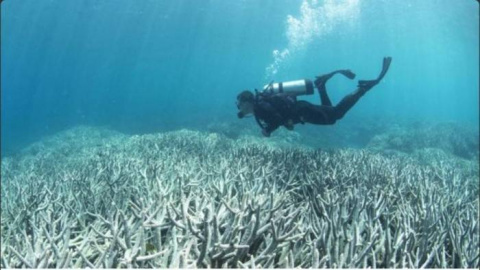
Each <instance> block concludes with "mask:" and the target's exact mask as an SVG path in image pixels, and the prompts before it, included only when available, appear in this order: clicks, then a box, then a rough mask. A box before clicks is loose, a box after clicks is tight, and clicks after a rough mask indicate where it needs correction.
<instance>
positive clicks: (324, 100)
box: [315, 69, 355, 106]
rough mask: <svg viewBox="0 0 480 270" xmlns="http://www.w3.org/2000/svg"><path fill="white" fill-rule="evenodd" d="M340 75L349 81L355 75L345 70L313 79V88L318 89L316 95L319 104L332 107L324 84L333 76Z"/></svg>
mask: <svg viewBox="0 0 480 270" xmlns="http://www.w3.org/2000/svg"><path fill="white" fill-rule="evenodd" d="M337 73H340V74H342V75H343V76H345V77H347V78H349V79H354V78H355V73H353V72H352V71H350V70H348V69H345V70H336V71H333V72H330V73H328V74H325V75H321V76H317V77H316V79H315V86H316V87H317V89H318V93H319V95H320V102H321V104H322V105H324V106H332V102H331V101H330V98H329V97H328V94H327V88H326V86H325V85H326V83H327V81H328V80H329V79H330V78H332V77H333V75H335V74H337Z"/></svg>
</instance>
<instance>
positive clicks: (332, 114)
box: [254, 86, 366, 134]
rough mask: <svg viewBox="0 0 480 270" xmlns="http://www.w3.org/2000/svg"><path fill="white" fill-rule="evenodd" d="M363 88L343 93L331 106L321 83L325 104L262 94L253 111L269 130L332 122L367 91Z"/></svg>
mask: <svg viewBox="0 0 480 270" xmlns="http://www.w3.org/2000/svg"><path fill="white" fill-rule="evenodd" d="M365 92H366V91H365V90H364V89H362V88H359V89H357V90H356V91H355V92H354V93H352V94H349V95H347V96H346V97H344V98H343V99H342V100H341V101H340V102H339V103H338V104H337V105H336V106H332V103H331V102H330V99H329V98H328V95H327V92H326V89H325V87H324V86H323V87H320V89H319V93H320V100H321V104H322V105H314V104H312V103H310V102H308V101H304V100H300V101H297V100H296V97H293V96H279V95H270V96H268V95H259V96H257V98H256V101H255V105H254V115H255V118H256V120H257V123H258V124H259V125H260V127H261V128H262V129H265V131H266V132H267V133H268V134H270V133H271V132H273V131H274V130H276V129H277V128H278V127H279V126H282V125H283V126H285V127H288V126H289V125H290V124H289V121H290V120H291V123H292V124H298V123H302V124H304V123H311V124H317V125H333V124H335V122H336V121H337V120H338V119H341V118H342V117H343V116H344V115H345V113H347V111H348V110H349V109H350V108H351V107H352V106H353V105H355V103H356V102H357V101H358V100H359V99H360V97H362V96H363V94H365Z"/></svg>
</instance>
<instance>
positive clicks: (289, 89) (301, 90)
mask: <svg viewBox="0 0 480 270" xmlns="http://www.w3.org/2000/svg"><path fill="white" fill-rule="evenodd" d="M262 94H280V95H286V96H302V95H311V94H313V83H312V81H310V80H307V79H305V80H297V81H289V82H279V83H274V82H273V81H272V82H270V83H269V84H267V85H265V86H264V87H263V91H262Z"/></svg>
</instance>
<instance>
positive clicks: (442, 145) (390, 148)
mask: <svg viewBox="0 0 480 270" xmlns="http://www.w3.org/2000/svg"><path fill="white" fill-rule="evenodd" d="M478 138H479V134H478V130H475V129H473V128H471V127H468V126H463V125H460V124H457V123H437V124H430V123H421V122H417V123H414V124H408V125H397V126H394V127H391V128H390V129H389V130H387V131H386V132H384V133H382V134H380V135H377V136H375V137H374V138H372V140H371V141H370V142H369V143H368V145H367V147H368V148H370V149H372V150H378V151H384V152H400V153H407V154H411V153H416V152H417V151H422V150H424V149H427V148H437V149H440V150H442V151H443V152H445V153H446V154H447V155H451V156H455V157H460V158H463V159H467V160H478V158H479V139H478ZM420 155H421V154H420Z"/></svg>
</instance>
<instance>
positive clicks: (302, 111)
mask: <svg viewBox="0 0 480 270" xmlns="http://www.w3.org/2000/svg"><path fill="white" fill-rule="evenodd" d="M296 111H297V113H298V116H299V118H300V121H301V122H302V123H303V124H304V123H310V124H317V125H333V124H335V121H336V109H335V107H333V106H323V105H322V106H319V105H313V104H312V103H310V102H308V101H304V100H300V101H298V102H297V104H296Z"/></svg>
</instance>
